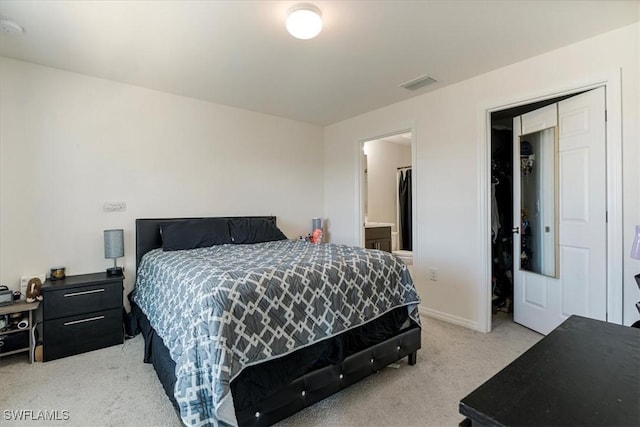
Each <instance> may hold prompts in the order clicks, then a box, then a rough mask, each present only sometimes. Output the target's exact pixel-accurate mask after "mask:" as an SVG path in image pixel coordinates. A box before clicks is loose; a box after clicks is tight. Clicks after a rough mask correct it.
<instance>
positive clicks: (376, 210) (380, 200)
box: [366, 139, 411, 231]
mask: <svg viewBox="0 0 640 427" xmlns="http://www.w3.org/2000/svg"><path fill="white" fill-rule="evenodd" d="M366 144H367V190H368V191H367V192H368V197H367V205H368V209H367V216H368V220H369V221H370V222H389V223H393V224H395V223H396V212H397V210H398V209H397V204H398V184H397V181H396V173H397V171H398V168H399V167H403V166H411V146H410V145H402V144H396V143H393V142H389V141H384V140H381V139H377V140H374V141H367V142H366ZM396 227H397V224H396ZM396 227H393V231H396V230H397V228H396Z"/></svg>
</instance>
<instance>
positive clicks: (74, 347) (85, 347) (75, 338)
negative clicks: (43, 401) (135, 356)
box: [43, 307, 124, 362]
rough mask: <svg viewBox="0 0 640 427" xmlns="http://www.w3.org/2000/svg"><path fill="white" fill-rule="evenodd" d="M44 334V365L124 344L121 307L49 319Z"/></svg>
mask: <svg viewBox="0 0 640 427" xmlns="http://www.w3.org/2000/svg"><path fill="white" fill-rule="evenodd" d="M43 332H44V348H43V350H44V361H45V362H46V361H49V360H53V359H57V358H60V357H65V356H70V355H73V354H78V353H83V352H85V351H91V350H97V349H99V348H103V347H109V346H112V345H115V344H122V342H123V340H124V334H123V330H122V308H121V307H119V308H115V309H112V310H106V311H98V312H94V313H87V314H83V315H79V316H71V317H65V318H63V319H54V320H48V321H47V322H45V324H44V330H43Z"/></svg>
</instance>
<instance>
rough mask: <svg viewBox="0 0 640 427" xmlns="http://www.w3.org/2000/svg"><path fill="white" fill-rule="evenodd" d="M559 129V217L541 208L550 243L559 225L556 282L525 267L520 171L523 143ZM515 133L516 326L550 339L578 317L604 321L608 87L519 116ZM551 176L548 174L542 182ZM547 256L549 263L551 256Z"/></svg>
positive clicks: (543, 174) (549, 275) (521, 176)
mask: <svg viewBox="0 0 640 427" xmlns="http://www.w3.org/2000/svg"><path fill="white" fill-rule="evenodd" d="M556 111H557V115H556V117H557V120H554V119H553V118H552V116H553V115H554V114H553V113H555V112H556ZM556 123H557V126H558V130H557V132H558V153H557V154H556V155H557V165H558V174H557V181H558V182H557V184H556V188H557V190H558V195H557V199H556V200H557V204H558V206H557V213H558V218H557V221H549V218H548V209H540V211H541V213H540V215H541V217H542V218H543V219H542V220H541V222H540V223H539V224H540V225H539V226H542V227H544V228H545V229H546V231H547V233H545V236H544V237H543V238H548V235H549V233H552V232H553V227H554V226H557V227H558V246H557V247H556V250H555V252H557V253H556V254H555V256H556V260H557V266H556V274H555V276H556V277H552V276H554V274H552V273H550V274H548V275H543V274H537V273H532V272H530V271H527V270H523V269H521V268H520V258H521V256H522V252H523V249H522V247H521V239H522V235H521V234H520V232H521V231H522V224H521V206H522V205H521V191H520V190H521V180H522V179H526V178H523V175H522V173H521V171H520V165H521V162H520V136H521V135H527V134H529V133H531V132H536V131H540V130H542V129H547V128H549V127H552V126H555V125H556ZM513 130H514V182H513V185H514V225H518V224H520V227H519V229H518V233H516V234H514V320H515V321H516V322H518V323H520V324H522V325H524V326H527V327H528V328H531V329H533V330H535V331H538V332H540V333H542V334H545V335H546V334H548V333H549V332H551V331H552V330H553V329H554V328H555V327H556V326H558V325H559V324H560V323H562V322H563V321H564V320H565V319H566V318H567V317H569V316H570V315H572V314H578V315H581V316H585V317H590V318H594V319H600V320H606V316H607V314H606V306H607V298H606V294H607V293H606V291H607V274H606V265H607V254H606V240H607V236H606V230H607V228H606V163H605V162H606V157H605V152H606V140H605V93H604V88H598V89H594V90H591V91H589V92H585V93H583V94H581V95H577V96H574V97H571V98H568V99H566V100H564V101H561V102H559V103H558V104H554V105H551V106H547V107H544V108H543V109H540V110H536V111H534V112H531V113H528V114H525V115H523V116H520V117H516V118H515V119H514V129H513ZM549 173H550V171H549V170H548V168H547V170H546V172H544V173H541V175H542V176H548V174H549ZM541 180H542V181H544V180H543V179H542V178H541ZM542 181H541V182H542ZM542 186H543V188H544V184H542ZM547 190H548V187H547ZM543 211H544V212H543ZM545 212H546V213H545ZM545 215H546V218H545ZM532 216H534V215H533V214H532ZM543 246H544V247H547V246H545V245H543ZM540 251H541V250H540V248H538V252H540ZM542 256H544V258H545V259H548V258H549V257H550V256H551V255H550V254H549V253H543V254H542Z"/></svg>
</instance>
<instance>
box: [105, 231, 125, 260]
mask: <svg viewBox="0 0 640 427" xmlns="http://www.w3.org/2000/svg"><path fill="white" fill-rule="evenodd" d="M123 256H124V230H122V229H115V230H104V257H105V258H114V259H115V258H120V257H123Z"/></svg>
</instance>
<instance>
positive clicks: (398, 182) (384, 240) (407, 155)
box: [360, 130, 415, 272]
mask: <svg viewBox="0 0 640 427" xmlns="http://www.w3.org/2000/svg"><path fill="white" fill-rule="evenodd" d="M361 153H362V155H361V175H360V179H361V195H360V200H361V206H362V208H361V217H360V223H361V224H362V230H361V235H362V239H361V242H362V244H363V246H364V247H366V248H370V249H380V250H384V251H387V252H392V253H393V254H394V255H396V257H398V258H399V259H401V260H402V261H403V262H404V263H405V264H406V265H407V266H408V267H409V270H410V272H412V268H413V236H414V220H413V217H414V215H413V212H414V205H415V200H414V197H415V174H414V170H413V132H412V131H411V130H405V131H401V132H397V133H391V134H389V135H385V136H380V137H376V138H372V139H367V140H365V141H362V142H361Z"/></svg>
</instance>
